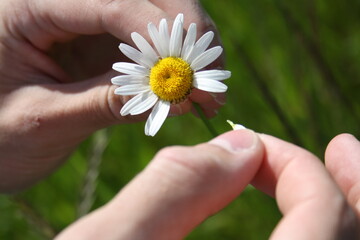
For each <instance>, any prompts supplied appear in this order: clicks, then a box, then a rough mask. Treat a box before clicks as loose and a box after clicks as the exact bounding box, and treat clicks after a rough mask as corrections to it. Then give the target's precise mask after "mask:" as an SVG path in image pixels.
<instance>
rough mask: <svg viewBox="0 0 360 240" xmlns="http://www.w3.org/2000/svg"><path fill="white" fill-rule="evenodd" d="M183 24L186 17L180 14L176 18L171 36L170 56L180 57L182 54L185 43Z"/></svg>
mask: <svg viewBox="0 0 360 240" xmlns="http://www.w3.org/2000/svg"><path fill="white" fill-rule="evenodd" d="M183 22H184V15H183V14H178V15H177V17H176V18H175V21H174V25H173V28H172V30H171V36H170V46H169V51H170V56H173V57H179V56H180V54H181V47H182V41H183Z"/></svg>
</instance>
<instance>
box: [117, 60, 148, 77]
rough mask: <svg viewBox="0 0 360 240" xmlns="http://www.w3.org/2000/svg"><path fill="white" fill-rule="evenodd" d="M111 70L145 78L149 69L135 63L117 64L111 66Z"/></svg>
mask: <svg viewBox="0 0 360 240" xmlns="http://www.w3.org/2000/svg"><path fill="white" fill-rule="evenodd" d="M113 69H114V70H115V71H118V72H121V73H125V74H133V75H142V76H146V75H148V74H149V69H147V68H146V67H143V66H140V65H139V64H135V63H127V62H117V63H114V64H113Z"/></svg>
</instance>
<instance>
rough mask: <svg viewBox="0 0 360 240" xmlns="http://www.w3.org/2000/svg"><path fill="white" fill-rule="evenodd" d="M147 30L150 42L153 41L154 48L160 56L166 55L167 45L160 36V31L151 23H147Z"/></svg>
mask: <svg viewBox="0 0 360 240" xmlns="http://www.w3.org/2000/svg"><path fill="white" fill-rule="evenodd" d="M148 32H149V35H150V38H151V40H152V42H153V43H154V45H155V47H156V50H157V51H158V53H159V54H160V56H161V57H163V58H164V57H167V56H168V46H167V45H166V42H165V40H163V39H162V38H161V36H160V33H159V32H158V30H157V29H156V26H155V25H154V24H153V23H149V24H148Z"/></svg>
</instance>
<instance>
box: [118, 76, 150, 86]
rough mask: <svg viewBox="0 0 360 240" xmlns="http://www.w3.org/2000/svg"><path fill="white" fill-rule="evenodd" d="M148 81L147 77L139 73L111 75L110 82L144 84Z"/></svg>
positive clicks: (120, 84)
mask: <svg viewBox="0 0 360 240" xmlns="http://www.w3.org/2000/svg"><path fill="white" fill-rule="evenodd" d="M148 81H149V79H148V78H147V77H144V76H141V75H121V76H117V77H113V78H112V79H111V83H112V84H114V85H119V86H122V85H130V84H146V83H147V82H148Z"/></svg>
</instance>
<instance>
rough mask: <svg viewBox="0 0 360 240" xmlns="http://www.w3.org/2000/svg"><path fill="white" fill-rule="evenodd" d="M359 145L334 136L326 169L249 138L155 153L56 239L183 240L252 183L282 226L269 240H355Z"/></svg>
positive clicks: (264, 138) (359, 212)
mask: <svg viewBox="0 0 360 240" xmlns="http://www.w3.org/2000/svg"><path fill="white" fill-rule="evenodd" d="M359 170H360V142H359V141H358V140H356V139H355V138H354V137H353V136H351V135H340V136H338V137H336V138H335V139H334V140H333V141H332V142H331V143H330V144H329V146H328V149H327V151H326V167H325V166H324V165H323V164H322V162H321V161H320V160H319V159H318V158H316V157H315V156H314V155H312V154H311V153H309V152H308V151H306V150H304V149H302V148H300V147H297V146H295V145H292V144H290V143H287V142H285V141H282V140H280V139H277V138H275V137H271V136H268V135H263V134H256V133H254V132H253V131H251V130H246V129H245V130H237V131H232V132H228V133H225V134H223V135H221V136H219V137H217V138H215V139H213V140H211V141H210V142H208V143H204V144H200V145H197V146H194V147H170V148H165V149H163V150H162V151H160V152H159V153H158V154H157V155H156V156H155V158H154V159H153V161H152V162H151V163H150V164H149V165H148V167H147V168H146V169H145V170H144V171H143V172H142V173H140V174H139V175H138V176H137V177H136V178H135V179H133V181H131V182H130V183H129V184H128V185H127V186H126V187H125V188H124V189H123V190H121V191H120V193H119V194H118V195H117V196H116V197H115V198H114V199H113V200H112V201H111V202H109V203H108V204H106V205H105V206H103V207H102V208H100V209H98V210H96V211H94V212H93V213H91V214H89V215H88V216H85V217H83V218H82V219H80V220H78V221H77V222H75V223H74V224H73V225H71V226H70V227H68V228H67V229H65V230H64V231H63V232H62V233H61V234H60V235H59V236H58V237H57V238H56V239H57V240H65V239H103V240H106V239H157V240H161V239H166V240H169V239H183V238H184V237H185V236H186V235H187V234H188V233H189V232H190V231H191V230H192V229H193V228H195V227H196V226H197V225H198V224H200V223H201V222H202V221H204V220H205V219H206V218H207V217H209V216H211V215H213V214H214V213H216V212H218V211H219V210H220V209H222V208H223V207H225V206H226V205H227V204H229V203H230V202H231V201H232V200H233V199H234V198H236V197H237V196H238V195H239V194H241V192H242V191H243V190H244V188H245V187H246V185H247V184H249V183H250V182H251V183H252V184H253V185H254V186H255V187H256V188H258V189H260V190H262V191H264V192H265V193H267V194H269V195H271V196H274V197H275V198H276V200H277V202H278V205H279V208H280V210H281V212H282V213H283V215H284V216H283V219H282V220H281V221H280V223H279V224H278V226H277V227H276V229H275V230H274V232H273V233H272V235H271V239H299V240H300V239H304V240H308V239H316V240H322V239H323V240H329V239H359V237H360V235H359V233H360V229H359V216H360V205H359V202H360V188H359V184H360V171H359Z"/></svg>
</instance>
